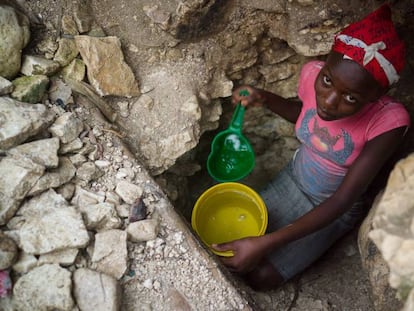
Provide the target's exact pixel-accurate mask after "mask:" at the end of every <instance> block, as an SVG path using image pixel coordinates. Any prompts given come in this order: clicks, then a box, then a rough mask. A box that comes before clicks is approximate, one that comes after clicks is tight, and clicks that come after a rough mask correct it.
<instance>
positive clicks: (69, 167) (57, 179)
mask: <svg viewBox="0 0 414 311" xmlns="http://www.w3.org/2000/svg"><path fill="white" fill-rule="evenodd" d="M75 173H76V168H75V166H74V165H73V164H72V162H71V161H70V160H69V159H68V158H66V157H61V158H60V159H59V166H58V167H57V168H54V169H50V170H49V171H47V172H46V173H45V174H44V175H43V176H42V177H40V178H39V180H38V181H37V182H36V184H35V185H34V186H33V188H32V189H30V191H29V193H28V194H27V195H28V196H34V195H37V194H39V193H41V192H43V191H45V190H47V189H50V188H58V187H60V186H62V185H64V184H65V183H67V182H69V181H70V180H71V179H72V178H73V177H74V176H75Z"/></svg>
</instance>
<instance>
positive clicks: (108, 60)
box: [75, 36, 139, 97]
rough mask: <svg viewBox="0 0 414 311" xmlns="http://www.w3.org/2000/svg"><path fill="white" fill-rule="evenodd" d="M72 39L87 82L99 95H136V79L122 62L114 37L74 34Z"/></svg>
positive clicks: (120, 51) (116, 40) (119, 47)
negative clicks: (85, 68)
mask: <svg viewBox="0 0 414 311" xmlns="http://www.w3.org/2000/svg"><path fill="white" fill-rule="evenodd" d="M75 41H76V45H77V47H78V49H79V51H80V54H81V56H82V59H83V61H84V62H85V64H86V67H87V69H88V70H87V75H88V79H89V82H90V83H91V85H92V86H93V87H94V88H95V90H96V91H97V93H98V94H99V95H101V96H105V95H116V96H126V97H132V96H137V95H139V88H138V82H137V81H136V79H135V77H134V74H133V72H132V70H131V68H130V67H129V66H128V65H127V64H126V63H125V60H124V56H123V53H122V50H121V43H120V41H119V39H118V38H116V37H105V38H97V37H90V36H75Z"/></svg>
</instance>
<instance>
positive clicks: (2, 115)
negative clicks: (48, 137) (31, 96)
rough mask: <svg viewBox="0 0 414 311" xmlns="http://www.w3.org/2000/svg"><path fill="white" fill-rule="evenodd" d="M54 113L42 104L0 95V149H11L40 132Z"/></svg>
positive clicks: (51, 119) (49, 121)
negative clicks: (23, 101)
mask: <svg viewBox="0 0 414 311" xmlns="http://www.w3.org/2000/svg"><path fill="white" fill-rule="evenodd" d="M53 118H54V116H53V114H52V113H51V112H50V111H49V110H48V109H47V108H46V106H44V105H42V104H35V105H34V104H27V103H22V102H19V101H16V100H14V99H11V98H8V97H0V124H1V126H0V149H9V148H11V147H14V146H17V145H19V144H21V143H23V142H24V141H25V140H26V139H27V138H29V137H32V136H34V135H36V134H38V133H39V132H40V131H41V130H43V129H45V128H46V127H47V126H48V125H49V124H50V123H51V122H52V121H53Z"/></svg>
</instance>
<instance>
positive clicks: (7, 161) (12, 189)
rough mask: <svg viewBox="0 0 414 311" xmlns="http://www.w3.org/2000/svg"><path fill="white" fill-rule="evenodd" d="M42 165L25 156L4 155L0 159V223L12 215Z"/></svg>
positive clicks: (39, 174)
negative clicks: (17, 157)
mask: <svg viewBox="0 0 414 311" xmlns="http://www.w3.org/2000/svg"><path fill="white" fill-rule="evenodd" d="M43 172H44V167H43V166H41V165H39V164H36V163H34V162H33V161H31V160H30V159H27V158H19V159H16V158H12V157H5V158H3V159H2V160H1V161H0V176H2V178H0V225H4V224H6V223H7V221H8V220H9V219H10V218H12V217H13V215H14V214H15V213H16V211H17V209H18V208H19V205H20V203H21V202H22V200H23V199H24V198H25V197H26V195H27V193H28V192H29V191H30V188H32V187H33V185H34V184H35V183H36V182H37V180H38V179H39V178H40V176H42V175H43Z"/></svg>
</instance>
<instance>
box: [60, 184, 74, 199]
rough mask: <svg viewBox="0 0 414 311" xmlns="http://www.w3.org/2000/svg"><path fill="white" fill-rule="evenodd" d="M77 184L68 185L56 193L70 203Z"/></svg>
mask: <svg viewBox="0 0 414 311" xmlns="http://www.w3.org/2000/svg"><path fill="white" fill-rule="evenodd" d="M75 187H76V186H75V184H73V183H67V184H64V185H62V186H60V187H59V188H57V189H56V193H58V194H60V195H61V196H62V197H64V198H65V200H66V201H70V200H71V199H72V198H73V195H74V193H75Z"/></svg>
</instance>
